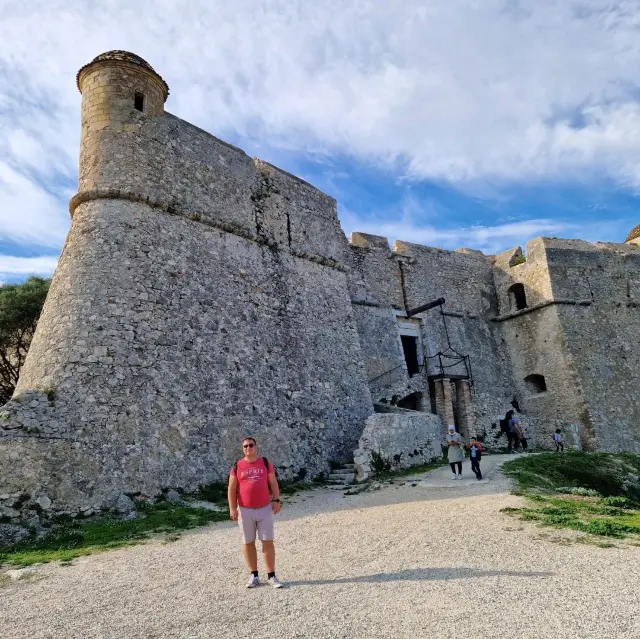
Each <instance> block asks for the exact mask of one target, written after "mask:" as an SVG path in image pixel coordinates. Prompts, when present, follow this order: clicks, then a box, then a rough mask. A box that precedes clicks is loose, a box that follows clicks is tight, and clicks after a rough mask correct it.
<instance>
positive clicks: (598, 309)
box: [545, 239, 640, 452]
mask: <svg viewBox="0 0 640 639" xmlns="http://www.w3.org/2000/svg"><path fill="white" fill-rule="evenodd" d="M545 248H546V252H547V261H548V265H549V273H550V279H551V284H552V287H553V294H554V297H556V298H560V299H562V298H567V297H569V296H570V295H574V296H575V297H577V298H580V299H586V300H588V301H590V302H591V303H590V304H589V305H588V306H575V305H568V304H566V305H560V306H558V321H559V323H560V326H561V329H562V333H563V336H564V340H565V342H566V348H567V350H568V353H569V356H570V358H571V361H572V363H573V367H574V370H575V371H576V374H577V378H578V380H579V384H580V388H581V391H582V395H583V396H584V401H585V404H586V407H587V409H586V410H585V411H584V414H583V429H588V433H589V435H590V440H589V442H588V445H589V447H591V448H594V449H595V448H597V449H599V450H609V451H625V450H631V451H635V452H640V368H639V366H638V362H640V247H639V246H633V245H630V244H612V243H610V244H605V243H602V244H591V243H588V242H581V241H579V240H551V239H545Z"/></svg>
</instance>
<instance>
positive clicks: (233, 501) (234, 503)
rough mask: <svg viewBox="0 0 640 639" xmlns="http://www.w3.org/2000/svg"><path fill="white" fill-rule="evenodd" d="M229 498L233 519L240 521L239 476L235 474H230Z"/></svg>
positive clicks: (230, 512)
mask: <svg viewBox="0 0 640 639" xmlns="http://www.w3.org/2000/svg"><path fill="white" fill-rule="evenodd" d="M227 499H228V500H229V514H230V515H231V519H233V521H238V478H237V477H236V476H235V475H229V488H228V489H227Z"/></svg>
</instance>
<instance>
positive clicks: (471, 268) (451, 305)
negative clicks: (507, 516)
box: [394, 242, 516, 436]
mask: <svg viewBox="0 0 640 639" xmlns="http://www.w3.org/2000/svg"><path fill="white" fill-rule="evenodd" d="M394 251H395V252H396V253H398V254H399V255H401V256H403V257H405V259H406V263H405V264H404V266H403V278H404V289H405V296H406V299H407V307H408V308H414V307H417V306H420V305H421V304H424V303H426V302H429V301H431V300H433V299H437V298H438V297H444V298H445V299H446V303H445V305H444V306H443V307H442V311H443V312H444V314H445V321H446V327H447V332H448V334H449V339H450V341H451V346H452V348H453V349H455V350H456V351H458V352H459V353H461V354H462V355H468V356H469V357H470V363H471V372H472V375H473V382H474V385H473V392H472V405H471V408H470V410H471V411H472V412H473V415H470V416H469V417H470V420H471V421H472V423H473V424H474V426H475V429H476V432H477V433H478V434H479V435H481V436H482V435H484V434H485V433H486V434H490V433H491V431H492V428H491V427H492V424H495V423H496V422H497V421H498V420H499V419H500V418H502V417H504V415H505V413H506V411H507V410H509V409H510V408H511V401H512V399H513V398H514V396H515V395H516V388H515V387H514V385H513V381H512V369H511V361H510V358H509V355H508V352H507V348H506V345H505V344H504V341H503V338H502V334H501V331H500V328H499V327H498V326H496V324H495V322H493V321H492V319H493V318H494V317H495V315H496V313H497V298H496V291H495V285H494V281H493V267H492V263H491V261H490V260H489V258H488V257H487V256H485V255H483V254H482V253H480V252H478V251H470V250H464V249H463V250H459V251H444V250H442V249H437V248H431V247H426V246H421V245H418V244H410V243H408V242H396V243H395V244H394ZM421 327H422V341H423V344H424V345H425V347H426V351H427V353H426V354H427V355H434V354H436V353H437V352H439V351H445V350H446V348H447V337H446V333H445V328H444V324H443V321H442V316H441V312H440V309H439V308H435V309H432V310H430V311H427V312H425V313H424V314H422V320H421ZM443 364H444V365H445V366H450V367H451V366H452V367H451V368H447V369H445V372H446V373H449V374H464V373H465V372H466V371H465V368H464V366H461V365H458V366H453V364H454V361H453V360H452V359H446V358H444V359H443ZM429 366H430V367H429V373H430V374H433V373H436V372H438V371H437V370H436V369H435V360H430V364H429Z"/></svg>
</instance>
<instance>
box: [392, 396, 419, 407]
mask: <svg viewBox="0 0 640 639" xmlns="http://www.w3.org/2000/svg"><path fill="white" fill-rule="evenodd" d="M421 399H422V393H411V395H407V396H406V397H403V398H402V399H401V400H400V401H399V402H398V404H397V406H398V408H408V409H409V410H420V400H421Z"/></svg>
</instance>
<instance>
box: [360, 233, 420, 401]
mask: <svg viewBox="0 0 640 639" xmlns="http://www.w3.org/2000/svg"><path fill="white" fill-rule="evenodd" d="M349 258H350V266H351V268H350V271H349V289H350V293H351V300H352V303H353V312H354V314H355V317H356V321H357V325H358V335H359V337H360V344H361V347H362V353H363V356H364V365H365V370H366V374H367V379H368V380H373V383H372V385H371V389H372V392H373V393H374V394H375V391H377V390H382V389H386V388H390V387H394V386H396V385H398V384H399V385H401V386H402V385H406V384H408V382H409V376H408V373H407V369H406V364H405V360H404V355H403V352H402V344H401V342H400V334H399V332H398V324H397V321H396V314H395V313H394V309H401V308H402V287H401V283H400V277H399V273H400V272H399V268H398V263H397V262H396V261H395V260H394V259H393V254H392V253H391V251H390V250H389V242H388V240H387V238H386V237H382V236H378V235H369V234H366V233H352V234H351V237H350V239H349Z"/></svg>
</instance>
